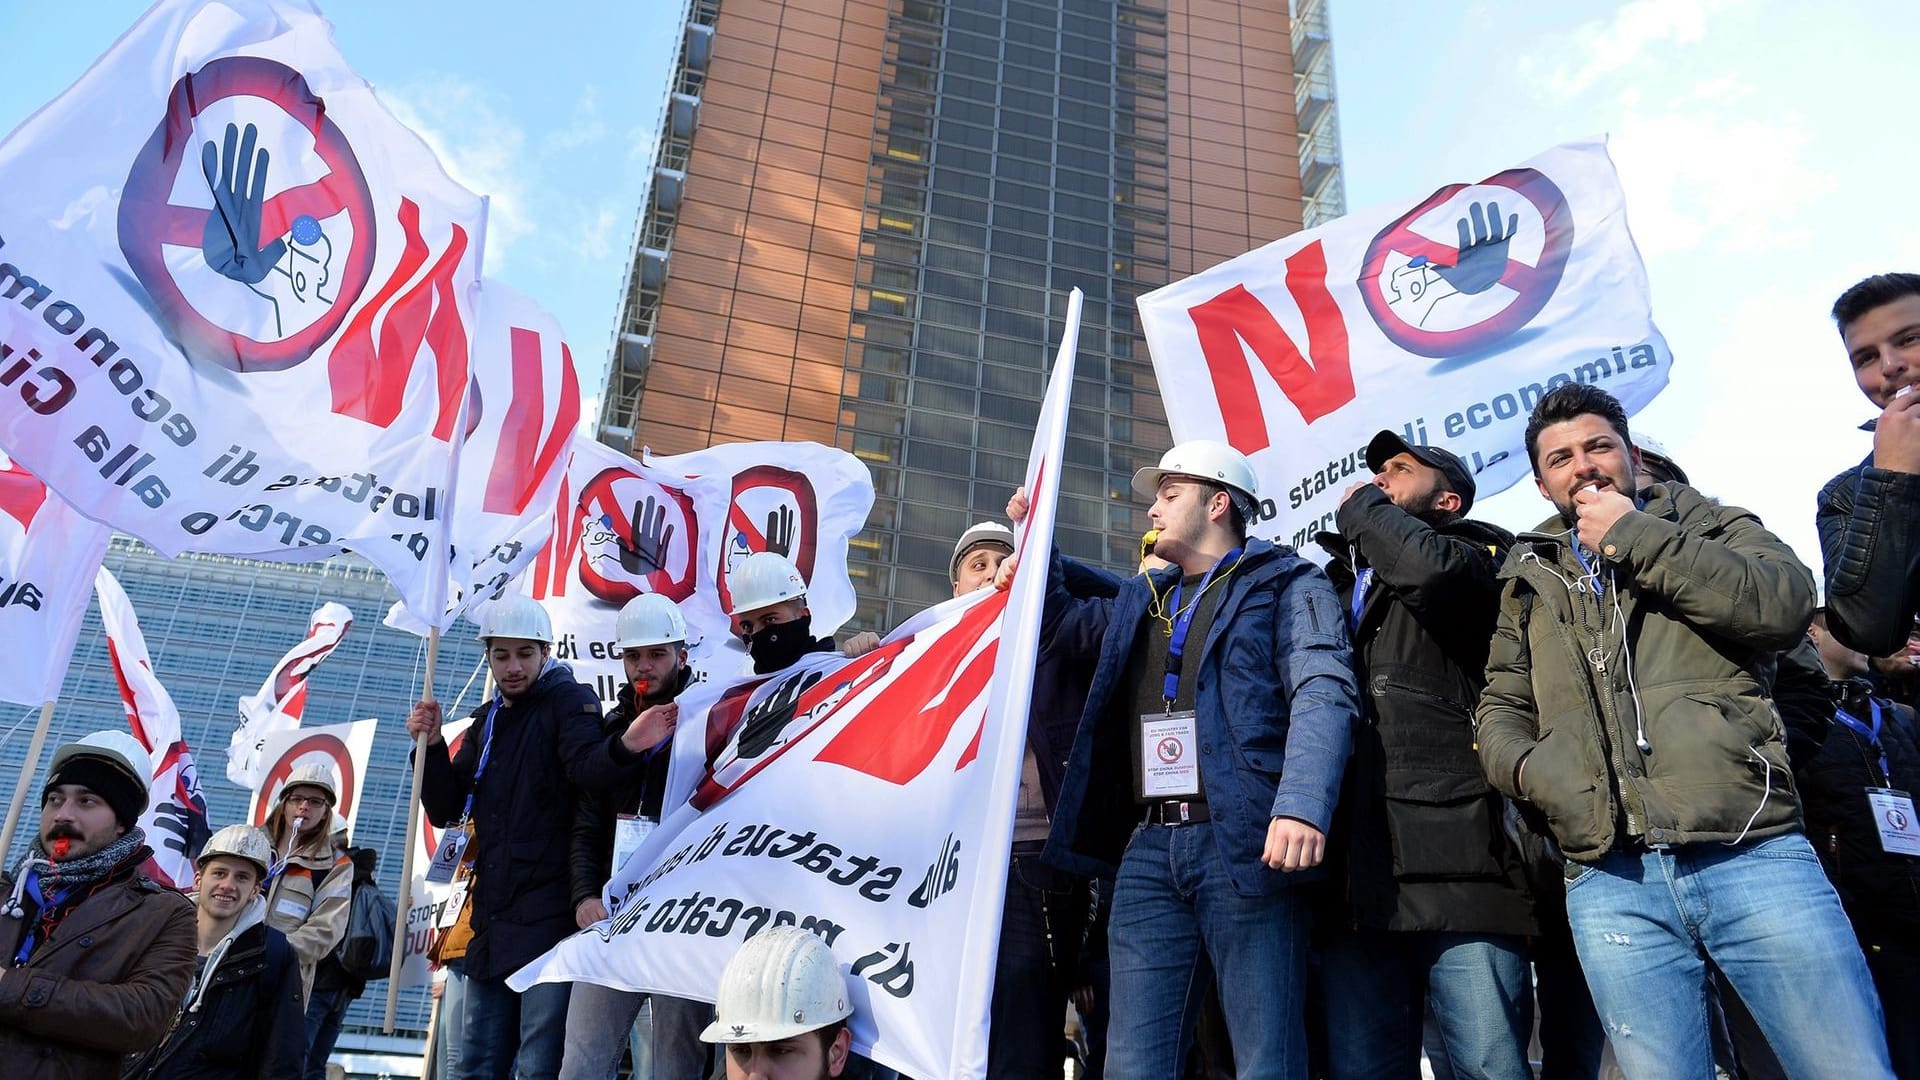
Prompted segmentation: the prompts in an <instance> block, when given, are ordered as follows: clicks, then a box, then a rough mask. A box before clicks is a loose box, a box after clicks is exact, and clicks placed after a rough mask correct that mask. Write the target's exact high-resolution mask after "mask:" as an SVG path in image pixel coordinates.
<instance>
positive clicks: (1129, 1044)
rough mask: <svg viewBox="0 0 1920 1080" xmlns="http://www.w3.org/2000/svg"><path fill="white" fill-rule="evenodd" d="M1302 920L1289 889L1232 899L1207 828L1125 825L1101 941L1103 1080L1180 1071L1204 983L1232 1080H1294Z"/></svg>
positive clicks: (1299, 1038) (1303, 1052)
mask: <svg viewBox="0 0 1920 1080" xmlns="http://www.w3.org/2000/svg"><path fill="white" fill-rule="evenodd" d="M1308 919H1309V915H1308V905H1307V904H1306V903H1304V902H1302V898H1301V897H1299V896H1298V895H1296V891H1295V890H1294V889H1292V888H1290V887H1283V888H1281V889H1279V890H1277V891H1275V892H1274V893H1272V894H1270V895H1267V896H1241V895H1240V894H1239V893H1237V892H1235V891H1234V887H1233V881H1232V879H1231V878H1230V877H1229V876H1228V874H1227V867H1226V863H1225V861H1224V860H1223V859H1222V858H1221V856H1220V847H1219V845H1218V844H1217V843H1215V842H1214V837H1213V826H1212V825H1211V824H1207V823H1202V824H1196V825H1143V826H1141V827H1140V828H1138V829H1135V830H1134V833H1133V839H1132V840H1131V841H1129V842H1128V844H1127V852H1126V855H1125V856H1124V857H1123V858H1122V859H1121V861H1120V874H1119V877H1118V879H1117V880H1116V881H1115V883H1114V894H1113V916H1112V924H1111V931H1110V933H1109V935H1108V942H1109V950H1110V955H1111V963H1112V968H1113V1011H1112V1021H1111V1026H1110V1027H1109V1029H1108V1037H1109V1043H1108V1046H1107V1063H1106V1074H1107V1076H1108V1077H1109V1078H1110V1080H1167V1078H1168V1077H1176V1076H1179V1075H1181V1073H1182V1063H1183V1060H1184V1058H1185V1056H1186V1048H1187V1041H1188V1035H1189V1032H1191V1030H1192V1026H1193V1018H1194V1014H1195V1012H1196V1011H1197V1010H1198V1009H1199V1006H1200V1001H1201V999H1202V997H1204V996H1205V992H1206V989H1207V986H1208V983H1209V980H1210V979H1215V978H1217V980H1218V983H1219V988H1220V1003H1221V1006H1222V1010H1223V1011H1224V1012H1225V1013H1226V1018H1227V1035H1228V1038H1229V1039H1230V1040H1231V1041H1232V1043H1233V1059H1234V1061H1235V1063H1236V1064H1237V1065H1238V1068H1239V1073H1238V1076H1239V1080H1293V1078H1297V1077H1304V1076H1306V1073H1307V1033H1306V1023H1305V1020H1304V1017H1303V1013H1302V1007H1303V1002H1304V999H1305V982H1306V971H1307V936H1308V929H1309V927H1308Z"/></svg>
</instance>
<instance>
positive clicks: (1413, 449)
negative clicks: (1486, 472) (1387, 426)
mask: <svg viewBox="0 0 1920 1080" xmlns="http://www.w3.org/2000/svg"><path fill="white" fill-rule="evenodd" d="M1401 454H1412V455H1413V459H1414V460H1415V461H1418V462H1419V463H1420V464H1422V465H1425V466H1427V467H1428V468H1432V469H1439V470H1440V475H1441V476H1444V477H1446V478H1447V490H1449V491H1451V492H1453V493H1454V494H1455V495H1458V496H1460V512H1461V513H1463V514H1464V513H1466V512H1467V511H1468V510H1470V509H1472V508H1473V471H1472V470H1470V469H1468V468H1467V463H1466V462H1464V461H1461V460H1460V456H1459V455H1458V454H1455V453H1454V452H1453V451H1451V450H1443V449H1441V448H1440V447H1438V446H1415V445H1413V444H1412V443H1410V442H1408V441H1407V440H1405V439H1403V438H1401V437H1400V436H1399V434H1398V433H1396V432H1392V431H1383V432H1381V433H1380V434H1378V435H1375V436H1374V437H1373V441H1372V442H1370V443H1368V444H1367V468H1369V469H1372V470H1373V471H1374V472H1376V473H1377V472H1379V471H1380V470H1381V469H1383V468H1385V467H1386V464H1387V461H1388V460H1389V459H1391V458H1394V457H1397V456H1399V455H1401Z"/></svg>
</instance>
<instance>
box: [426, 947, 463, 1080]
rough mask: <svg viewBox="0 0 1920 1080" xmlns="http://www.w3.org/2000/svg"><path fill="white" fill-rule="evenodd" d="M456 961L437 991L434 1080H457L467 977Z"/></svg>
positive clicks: (448, 969) (450, 966)
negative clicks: (438, 995)
mask: <svg viewBox="0 0 1920 1080" xmlns="http://www.w3.org/2000/svg"><path fill="white" fill-rule="evenodd" d="M459 963H460V962H459V961H458V960H456V961H454V962H453V964H451V965H449V966H448V967H447V978H446V982H445V983H444V984H443V985H442V986H441V989H440V1023H439V1025H438V1026H436V1027H435V1029H434V1035H433V1053H434V1070H433V1075H434V1076H435V1078H436V1080H459V1077H460V1048H461V1046H462V1045H464V1044H465V1042H466V1038H467V1025H466V1023H465V1020H466V1004H467V977H466V976H465V975H464V974H462V973H461V971H460V967H459Z"/></svg>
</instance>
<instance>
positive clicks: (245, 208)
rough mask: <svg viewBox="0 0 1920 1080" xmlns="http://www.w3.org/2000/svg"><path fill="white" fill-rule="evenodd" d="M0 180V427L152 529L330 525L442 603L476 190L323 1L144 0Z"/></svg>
mask: <svg viewBox="0 0 1920 1080" xmlns="http://www.w3.org/2000/svg"><path fill="white" fill-rule="evenodd" d="M0 190H4V191H5V192H6V197H5V198H4V199H0V447H4V448H6V450H7V451H8V452H9V453H11V454H13V455H14V457H15V458H16V459H18V460H19V461H21V462H22V463H24V464H25V465H26V466H27V467H28V468H30V469H32V470H33V471H34V473H35V474H36V475H38V476H40V478H41V479H43V480H45V481H46V483H47V485H48V486H49V487H51V488H52V489H53V490H55V491H57V492H59V493H60V494H61V496H63V497H64V498H66V499H67V500H68V501H69V502H71V503H73V504H74V506H75V507H77V508H78V509H79V510H80V511H82V512H83V513H85V514H87V515H88V516H89V517H92V518H94V519H95V520H97V521H101V522H105V523H107V524H109V525H112V526H113V527H115V528H118V529H121V530H123V531H125V532H128V533H132V534H133V535H135V536H138V537H140V538H141V539H143V540H145V541H147V542H148V543H149V544H151V545H153V546H154V548H156V549H157V550H159V551H160V552H161V553H162V554H166V555H175V554H178V553H180V552H182V551H218V552H226V553H231V554H246V555H256V556H260V557H266V558H278V559H307V558H320V557H324V556H326V555H328V554H331V553H333V552H336V551H338V550H339V549H340V548H342V547H343V546H344V547H351V548H352V549H354V550H356V551H358V552H360V553H362V554H363V555H365V556H366V557H367V558H369V559H371V560H372V561H373V562H374V563H375V564H377V565H378V566H379V567H380V568H381V569H382V570H383V571H385V572H386V574H387V576H388V577H389V578H390V579H391V580H392V581H393V583H394V586H395V588H396V589H397V590H398V591H399V592H400V595H401V596H402V598H403V599H404V600H405V601H406V603H407V604H408V605H409V606H411V607H413V608H415V609H416V610H420V611H424V612H427V613H429V614H430V615H437V614H439V613H440V612H441V611H442V610H443V608H444V598H443V597H441V596H439V595H438V594H439V593H440V592H443V591H444V586H445V581H446V575H445V573H444V572H441V571H442V570H443V567H444V563H445V560H446V552H445V550H444V544H445V539H444V528H443V523H444V521H445V518H446V516H447V514H448V512H449V510H450V505H449V503H450V502H451V499H450V494H449V491H448V486H449V484H450V482H451V480H452V477H451V475H450V464H451V461H452V453H451V450H452V447H453V445H454V444H455V443H456V442H457V441H458V439H459V437H460V435H461V434H462V432H463V427H462V424H461V418H462V415H463V412H464V403H465V401H466V399H467V392H466V391H467V388H468V374H469V373H468V340H469V337H470V332H469V331H470V327H471V326H472V319H471V316H470V313H469V309H468V305H469V301H470V297H469V290H470V289H471V288H472V287H473V285H474V283H475V282H476V281H477V280H478V277H479V265H480V246H481V238H482V236H481V234H482V228H483V224H484V217H485V205H484V203H483V201H482V200H481V199H480V198H479V197H478V196H475V195H474V194H472V193H471V192H468V191H467V190H465V189H464V188H462V187H460V186H459V185H458V184H455V183H454V182H453V181H452V180H450V179H448V177H447V176H446V174H445V173H444V172H443V171H442V170H441V168H440V165H439V163H438V161H436V160H435V158H434V156H433V154H432V152H431V151H430V150H428V148H427V146H426V144H425V143H424V142H422V141H421V140H420V138H419V137H418V136H416V135H415V134H413V133H412V132H411V131H409V130H407V129H406V128H405V127H403V126H402V125H401V124H400V123H399V122H398V121H397V120H395V119H394V118H393V116H392V115H391V114H390V113H388V112H387V110H386V109H385V107H383V106H382V105H381V104H380V103H379V101H377V100H376V99H375V98H374V95H373V92H372V89H371V88H370V87H368V86H367V84H366V83H365V82H363V81H362V80H361V79H360V78H359V77H358V76H357V75H355V74H354V73H353V71H352V70H350V69H349V68H348V67H347V64H346V61H345V60H344V58H342V57H341V55H340V53H339V51H338V50H337V49H336V48H335V47H334V45H333V42H332V39H331V32H330V29H329V27H328V26H327V23H326V22H325V20H323V19H322V18H321V17H320V16H319V15H318V14H317V13H316V12H314V11H313V10H312V9H311V8H310V7H307V6H305V5H295V4H291V3H283V2H280V0H161V2H160V3H157V4H155V5H154V6H153V8H151V9H150V10H149V11H148V12H147V13H146V14H145V15H143V16H142V17H141V18H140V20H139V21H138V22H136V23H135V24H134V26H133V27H132V28H131V29H129V30H128V31H127V32H126V34H124V35H123V36H122V37H121V38H120V39H119V40H118V41H117V42H115V43H114V45H113V47H112V48H111V49H109V50H108V51H107V53H106V54H105V55H103V56H102V57H101V58H100V59H99V60H98V61H96V62H95V63H94V65H93V67H91V68H90V69H89V70H88V71H87V72H86V74H85V75H83V76H81V78H80V80H79V81H78V82H77V83H75V84H74V85H73V86H72V87H71V88H69V89H68V90H67V91H66V92H65V93H63V94H61V95H60V96H59V97H58V98H56V99H54V101H52V102H51V103H50V104H48V105H47V106H45V107H44V108H42V109H41V110H40V111H39V112H37V113H35V114H34V115H33V116H32V117H31V118H29V119H28V120H27V121H26V122H25V123H23V124H22V125H21V126H20V127H19V128H18V129H16V130H15V131H14V132H13V133H12V134H11V135H10V136H8V137H7V138H6V140H5V141H4V142H0ZM430 569H431V570H433V571H435V572H433V573H429V572H428V571H429V570H430Z"/></svg>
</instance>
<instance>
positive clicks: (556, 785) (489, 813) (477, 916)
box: [420, 662, 634, 979]
mask: <svg viewBox="0 0 1920 1080" xmlns="http://www.w3.org/2000/svg"><path fill="white" fill-rule="evenodd" d="M492 708H493V703H492V702H486V703H483V704H481V705H480V707H479V708H477V709H475V710H474V711H473V717H474V721H473V727H472V728H471V729H469V734H468V737H467V738H465V739H463V740H461V744H460V752H459V754H458V755H456V756H455V757H454V758H453V759H451V760H449V759H448V757H447V744H446V743H445V742H444V741H436V742H434V743H433V744H432V745H431V746H429V747H427V759H426V762H425V766H424V773H423V775H422V777H421V788H420V805H421V806H422V808H424V809H425V811H426V814H427V817H428V819H429V820H431V821H432V822H433V823H434V824H435V825H437V826H440V827H442V828H445V827H447V826H449V825H452V824H454V823H455V822H456V821H458V820H459V818H460V810H461V807H462V805H464V804H465V802H466V799H467V792H468V791H469V790H473V791H474V799H473V819H474V826H475V840H474V844H475V848H474V855H473V861H474V883H473V893H472V904H473V944H472V945H471V946H470V947H469V948H468V950H467V956H466V960H465V961H464V964H465V970H466V974H467V977H468V978H473V979H501V978H505V977H506V976H508V975H511V974H512V973H513V972H514V971H516V970H518V969H519V968H521V967H523V966H525V965H526V964H527V962H528V961H530V960H532V959H534V958H535V957H537V956H539V955H540V954H541V953H544V952H546V951H547V950H548V949H550V948H552V947H553V946H554V944H555V943H556V942H558V941H559V940H560V939H561V938H564V937H566V936H567V935H568V934H571V933H573V931H574V929H575V926H574V921H573V904H572V903H571V900H570V897H571V896H572V883H571V881H570V879H569V873H570V868H569V860H568V850H569V843H570V841H571V840H572V834H573V811H574V806H575V800H576V797H577V789H586V790H606V789H608V788H610V787H615V786H617V785H619V784H620V783H622V782H624V781H625V780H626V779H627V777H628V776H629V775H630V773H631V771H632V769H633V768H634V766H633V765H631V764H629V763H628V762H627V761H625V760H624V759H623V758H620V757H616V756H615V752H614V747H616V746H617V745H618V742H619V740H618V738H617V737H615V738H613V739H612V740H611V745H610V741H609V738H608V737H607V736H606V735H605V734H604V733H603V732H602V730H601V724H600V699H599V698H598V697H597V696H595V694H594V692H593V690H592V689H591V688H589V687H587V686H584V685H582V684H580V683H579V682H577V681H575V680H574V677H573V669H572V668H569V667H568V666H567V665H565V664H562V663H558V662H556V663H553V664H551V665H550V666H549V667H548V668H547V670H546V671H544V672H542V673H541V675H540V677H539V678H538V679H536V680H534V683H533V686H532V687H531V688H530V689H529V690H528V691H527V693H525V694H524V695H522V696H521V697H520V698H519V699H517V700H514V701H511V702H507V703H505V704H504V705H503V706H502V707H501V708H500V710H499V713H498V716H497V718H496V719H495V722H494V734H493V751H492V754H491V755H490V756H489V758H488V762H487V768H486V772H485V774H484V775H482V777H481V779H480V782H479V786H478V788H477V789H475V788H474V781H473V774H474V770H475V767H476V766H477V765H478V763H479V760H480V750H481V745H482V743H483V742H484V741H485V736H484V732H485V730H486V722H487V714H488V712H489V711H490V710H491V709H492ZM621 750H622V753H624V748H621Z"/></svg>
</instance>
